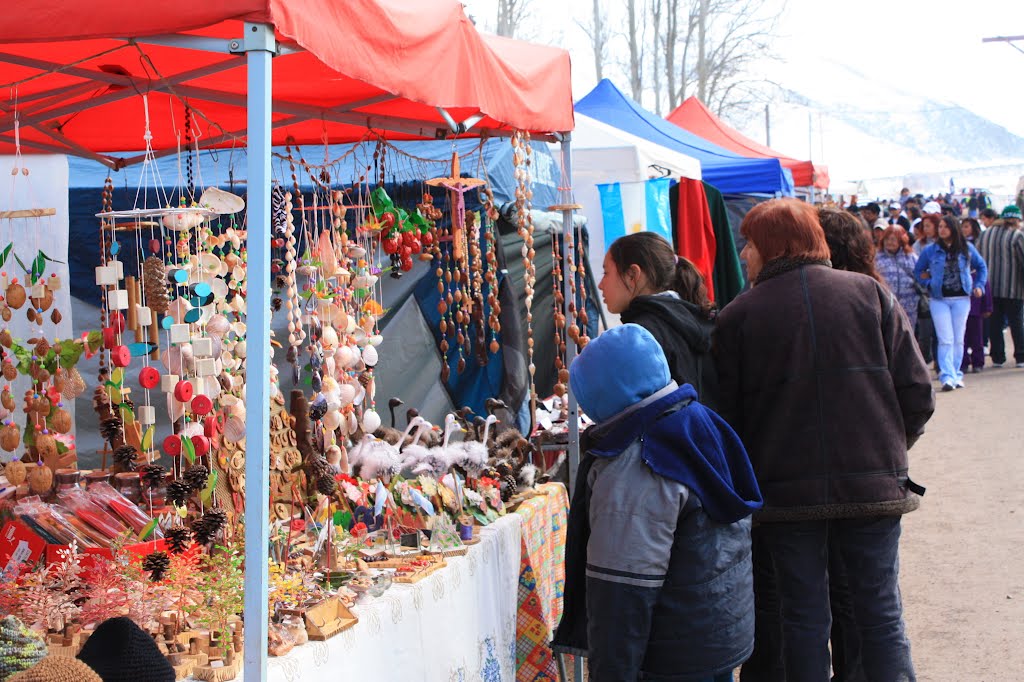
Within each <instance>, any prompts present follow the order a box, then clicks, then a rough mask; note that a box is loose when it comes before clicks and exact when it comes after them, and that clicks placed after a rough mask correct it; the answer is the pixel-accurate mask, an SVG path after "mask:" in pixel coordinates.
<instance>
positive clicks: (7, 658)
mask: <svg viewBox="0 0 1024 682" xmlns="http://www.w3.org/2000/svg"><path fill="white" fill-rule="evenodd" d="M44 656H46V643H45V642H44V641H43V640H42V638H41V637H39V635H37V634H36V633H34V632H32V631H31V630H29V629H28V628H27V627H25V624H24V623H22V622H21V621H20V620H18V619H17V618H15V617H14V616H7V617H6V618H4V619H3V620H0V680H6V679H7V678H8V677H10V676H11V675H13V674H14V673H17V672H21V671H22V670H27V669H29V668H31V667H32V666H33V665H35V664H36V663H38V662H39V661H40V660H42V659H43V657H44Z"/></svg>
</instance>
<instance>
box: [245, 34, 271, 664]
mask: <svg viewBox="0 0 1024 682" xmlns="http://www.w3.org/2000/svg"><path fill="white" fill-rule="evenodd" d="M243 43H244V51H245V53H246V56H245V59H246V63H247V65H248V75H247V77H248V87H247V88H246V93H247V94H246V99H247V102H246V105H247V113H246V116H247V123H248V134H247V136H246V138H247V145H248V154H247V164H248V169H247V172H248V174H249V176H248V206H247V208H248V211H247V214H246V221H247V228H248V232H247V235H246V249H247V250H248V254H249V258H248V264H249V271H248V282H249V286H248V295H247V298H246V315H247V317H246V326H247V327H248V329H249V330H251V331H252V332H253V333H251V334H246V343H247V344H248V347H249V352H248V354H247V360H246V381H245V402H246V405H247V406H248V410H247V411H246V415H247V416H246V420H245V445H246V448H245V449H246V452H247V453H248V454H247V455H246V458H245V490H246V502H245V600H244V612H243V618H244V624H243V627H244V628H245V640H244V642H245V644H244V647H245V649H244V656H243V660H244V676H245V679H247V680H265V679H266V677H267V630H268V625H269V612H268V605H267V599H268V595H269V593H270V589H269V588H270V576H269V570H268V565H267V561H268V557H269V556H270V457H269V454H268V453H269V452H270V372H269V371H267V366H268V363H269V362H270V183H271V176H270V139H271V137H270V127H271V119H272V116H271V114H272V111H273V110H272V109H271V84H272V80H271V74H272V68H273V67H272V65H271V59H272V57H273V56H274V54H275V40H274V27H273V26H269V25H267V24H255V23H249V22H246V23H245V36H244V38H243Z"/></svg>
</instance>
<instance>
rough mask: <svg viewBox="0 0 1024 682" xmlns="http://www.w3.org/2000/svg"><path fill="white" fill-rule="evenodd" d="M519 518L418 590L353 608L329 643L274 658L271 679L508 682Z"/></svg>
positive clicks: (401, 588)
mask: <svg viewBox="0 0 1024 682" xmlns="http://www.w3.org/2000/svg"><path fill="white" fill-rule="evenodd" d="M520 526H521V519H520V517H519V516H518V515H517V514H509V515H508V516H505V517H503V518H501V519H499V520H498V521H497V522H496V523H494V524H492V525H490V526H488V527H487V528H484V529H483V530H482V531H481V533H480V538H481V540H480V543H479V544H476V545H473V546H472V547H470V549H469V553H468V554H466V555H465V556H461V557H454V558H450V559H448V566H447V567H446V568H444V569H442V570H440V571H438V572H437V573H434V574H433V575H431V576H430V577H428V578H426V579H424V580H421V581H420V582H418V583H416V584H415V585H399V584H396V585H394V586H392V587H391V588H390V589H389V590H388V591H387V592H385V593H384V595H383V596H382V597H380V598H379V599H376V600H374V601H373V602H371V603H369V604H367V605H365V606H357V607H356V608H355V609H354V610H355V612H356V615H358V616H359V623H357V624H356V625H355V626H354V627H352V628H349V629H348V630H346V631H345V632H342V633H341V634H339V635H337V636H336V637H334V638H332V639H330V640H328V641H327V642H313V641H310V642H309V643H308V644H305V645H303V646H300V647H296V648H295V649H293V650H292V651H291V652H290V653H289V654H288V655H287V656H282V657H280V658H271V659H270V663H269V666H268V667H269V673H268V679H269V680H270V681H271V682H320V681H323V682H350V681H351V682H364V681H366V682H390V681H391V680H394V681H395V682H469V681H470V680H472V681H474V682H475V681H477V680H482V681H483V682H499V681H500V682H506V681H507V682H512V681H513V680H515V676H516V602H517V592H518V587H519V559H520V546H521V543H520V533H521V528H520Z"/></svg>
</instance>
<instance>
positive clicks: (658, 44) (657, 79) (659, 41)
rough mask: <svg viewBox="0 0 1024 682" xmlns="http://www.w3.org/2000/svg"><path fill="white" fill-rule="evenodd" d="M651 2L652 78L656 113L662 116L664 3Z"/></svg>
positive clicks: (655, 0) (660, 1)
mask: <svg viewBox="0 0 1024 682" xmlns="http://www.w3.org/2000/svg"><path fill="white" fill-rule="evenodd" d="M650 1H651V25H652V26H653V28H654V50H653V52H652V54H651V76H652V78H653V81H654V82H653V84H652V85H653V86H654V113H656V114H658V116H661V115H662V114H663V113H665V112H664V111H663V110H662V108H661V96H662V88H661V78H662V73H663V72H662V69H661V64H662V62H663V61H664V55H665V44H664V40H663V38H662V28H663V27H662V24H661V22H662V14H663V7H662V4H663V1H662V0H650Z"/></svg>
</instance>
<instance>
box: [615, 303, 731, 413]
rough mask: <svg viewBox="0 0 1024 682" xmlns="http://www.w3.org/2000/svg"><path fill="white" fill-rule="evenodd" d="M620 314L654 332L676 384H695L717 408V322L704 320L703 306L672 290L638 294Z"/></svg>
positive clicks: (699, 393) (700, 397)
mask: <svg viewBox="0 0 1024 682" xmlns="http://www.w3.org/2000/svg"><path fill="white" fill-rule="evenodd" d="M620 317H621V319H622V321H623V322H632V323H634V324H638V325H640V326H641V327H643V328H644V329H646V330H647V331H649V332H650V333H651V336H653V337H654V338H655V340H656V341H657V342H658V345H660V346H661V349H662V350H663V351H664V352H665V359H666V360H668V369H669V372H671V373H672V380H673V381H674V382H676V384H678V385H679V386H682V385H684V384H690V385H692V386H693V387H694V388H696V389H697V396H698V398H697V399H698V400H700V402H702V403H703V404H705V405H707V406H708V407H710V408H711V409H715V408H716V407H717V405H716V402H717V399H718V398H717V397H718V379H717V377H716V376H715V363H714V360H713V359H712V357H711V331H712V329H714V323H713V322H711V320H706V319H704V316H703V315H702V313H701V310H700V308H698V307H697V306H696V305H694V304H693V303H690V302H688V301H684V300H682V299H680V298H678V297H677V296H675V295H674V294H671V293H664V294H656V295H654V296H637V297H636V298H634V299H633V301H632V302H631V303H630V304H629V307H628V308H626V309H625V310H624V311H622V315H621V316H620Z"/></svg>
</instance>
